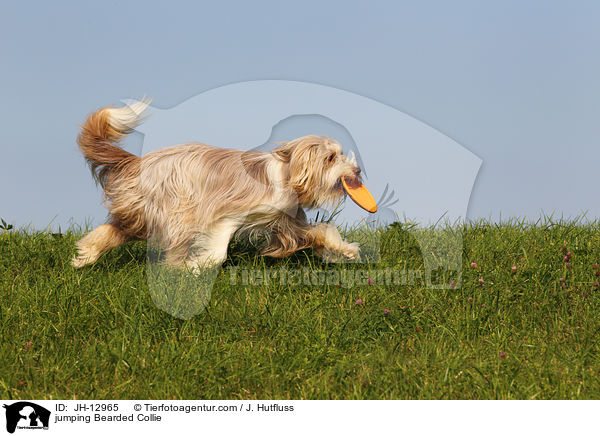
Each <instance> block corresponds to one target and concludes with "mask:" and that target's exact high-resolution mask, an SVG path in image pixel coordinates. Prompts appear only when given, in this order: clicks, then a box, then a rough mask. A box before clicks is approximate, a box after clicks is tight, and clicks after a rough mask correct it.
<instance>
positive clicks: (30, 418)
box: [3, 401, 50, 433]
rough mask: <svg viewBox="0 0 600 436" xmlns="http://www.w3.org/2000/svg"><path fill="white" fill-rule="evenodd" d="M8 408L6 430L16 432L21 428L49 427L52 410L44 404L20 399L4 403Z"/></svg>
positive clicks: (45, 428)
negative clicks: (15, 401) (40, 404)
mask: <svg viewBox="0 0 600 436" xmlns="http://www.w3.org/2000/svg"><path fill="white" fill-rule="evenodd" d="M3 407H4V408H5V409H6V431H8V432H9V433H14V432H15V430H16V429H17V428H19V429H30V430H32V429H44V430H47V429H48V424H49V423H50V411H49V410H48V409H46V408H44V407H42V406H38V405H37V404H35V403H30V402H29V401H19V402H18V403H13V404H10V405H7V404H4V406H3Z"/></svg>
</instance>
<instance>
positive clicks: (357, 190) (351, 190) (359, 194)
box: [342, 177, 377, 213]
mask: <svg viewBox="0 0 600 436" xmlns="http://www.w3.org/2000/svg"><path fill="white" fill-rule="evenodd" d="M342 186H343V187H344V191H346V193H347V194H348V195H349V196H350V198H351V199H352V201H354V202H355V203H356V204H358V205H359V206H360V207H362V208H363V209H364V210H366V211H367V212H371V213H375V212H377V203H375V199H374V198H373V196H372V195H371V193H370V192H369V190H368V189H367V188H366V186H365V185H363V184H362V183H361V182H360V181H359V180H358V179H354V180H352V179H350V180H348V181H346V179H345V178H344V177H342Z"/></svg>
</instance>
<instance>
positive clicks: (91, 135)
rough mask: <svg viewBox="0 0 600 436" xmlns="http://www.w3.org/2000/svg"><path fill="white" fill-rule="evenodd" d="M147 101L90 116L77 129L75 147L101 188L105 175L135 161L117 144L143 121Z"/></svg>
mask: <svg viewBox="0 0 600 436" xmlns="http://www.w3.org/2000/svg"><path fill="white" fill-rule="evenodd" d="M150 101H151V100H150V99H143V100H141V101H139V102H137V103H134V104H132V105H130V106H124V107H120V108H113V107H112V106H109V107H106V108H103V109H100V110H98V111H96V112H94V113H92V114H91V115H90V116H89V117H88V119H87V120H86V122H85V123H84V124H83V126H82V127H81V132H80V133H79V136H78V137H77V144H79V148H80V149H81V151H82V152H83V155H84V156H85V159H86V160H87V162H88V164H89V165H90V168H91V170H92V175H93V176H94V179H95V180H96V181H97V182H98V183H99V184H100V185H101V186H102V187H104V186H105V182H106V178H107V176H108V175H109V174H110V173H111V172H113V171H118V170H120V169H123V168H125V167H126V166H128V164H130V163H131V162H133V161H136V160H138V159H139V157H138V156H136V155H134V154H131V153H129V152H127V151H125V150H123V149H122V148H121V147H119V141H120V140H121V138H123V137H124V136H126V135H128V134H129V133H131V131H132V130H133V129H134V128H135V127H136V126H138V125H139V124H140V123H141V122H142V121H143V120H144V111H145V110H146V109H147V108H148V106H149V105H150Z"/></svg>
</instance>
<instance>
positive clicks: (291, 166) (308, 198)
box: [273, 135, 360, 207]
mask: <svg viewBox="0 0 600 436" xmlns="http://www.w3.org/2000/svg"><path fill="white" fill-rule="evenodd" d="M273 153H274V154H275V156H277V157H278V158H279V159H280V160H282V161H283V162H284V163H285V164H286V172H287V174H286V179H287V182H288V183H289V186H290V187H291V188H292V189H293V190H294V191H295V192H296V194H297V195H298V200H299V202H300V204H301V205H302V206H304V207H318V206H324V205H327V204H329V205H334V204H335V203H336V202H337V201H338V200H339V199H340V198H341V197H343V195H344V190H343V188H342V180H341V178H342V177H344V178H346V181H348V182H351V183H352V182H357V181H358V180H360V168H359V167H358V165H357V164H356V160H355V159H354V156H352V157H348V156H346V155H344V154H342V146H341V145H340V144H339V143H338V142H336V141H334V140H333V139H330V138H327V137H324V136H316V135H308V136H303V137H302V138H298V139H295V140H293V141H290V142H286V143H284V144H282V145H281V146H280V147H278V148H276V149H275V150H274V151H273Z"/></svg>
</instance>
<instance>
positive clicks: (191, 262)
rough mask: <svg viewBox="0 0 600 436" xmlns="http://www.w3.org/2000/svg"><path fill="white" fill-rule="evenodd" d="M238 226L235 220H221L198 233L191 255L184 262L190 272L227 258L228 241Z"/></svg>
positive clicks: (210, 266)
mask: <svg viewBox="0 0 600 436" xmlns="http://www.w3.org/2000/svg"><path fill="white" fill-rule="evenodd" d="M238 228H239V224H238V223H237V222H234V221H222V222H220V223H217V224H214V225H213V226H211V227H210V228H209V229H208V230H206V231H203V232H201V233H199V234H198V236H196V238H195V240H194V244H193V245H192V252H191V255H190V257H189V258H188V259H187V260H186V262H185V263H186V265H187V266H188V267H189V268H190V269H191V270H192V272H199V271H200V270H201V269H202V268H213V267H216V266H219V265H221V264H222V263H223V262H225V259H226V258H227V247H228V245H229V241H230V240H231V238H232V237H233V234H234V233H235V232H236V230H237V229H238Z"/></svg>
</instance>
